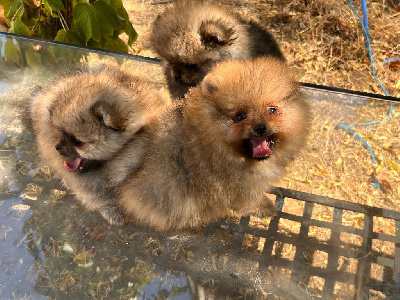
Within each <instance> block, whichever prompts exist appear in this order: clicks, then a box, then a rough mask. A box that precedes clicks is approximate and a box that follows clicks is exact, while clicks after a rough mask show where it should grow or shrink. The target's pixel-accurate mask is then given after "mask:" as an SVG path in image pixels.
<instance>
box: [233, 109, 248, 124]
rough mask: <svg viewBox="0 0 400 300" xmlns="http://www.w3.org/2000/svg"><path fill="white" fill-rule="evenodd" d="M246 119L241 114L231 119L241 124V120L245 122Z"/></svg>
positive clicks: (244, 115) (243, 114)
mask: <svg viewBox="0 0 400 300" xmlns="http://www.w3.org/2000/svg"><path fill="white" fill-rule="evenodd" d="M246 118H247V115H246V113H243V112H241V113H238V114H237V115H236V116H234V117H233V121H234V122H236V123H238V122H241V121H243V120H246Z"/></svg>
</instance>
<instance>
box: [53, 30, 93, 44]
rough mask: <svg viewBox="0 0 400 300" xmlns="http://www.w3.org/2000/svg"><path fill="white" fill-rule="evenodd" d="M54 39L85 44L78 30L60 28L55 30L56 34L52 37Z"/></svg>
mask: <svg viewBox="0 0 400 300" xmlns="http://www.w3.org/2000/svg"><path fill="white" fill-rule="evenodd" d="M54 41H56V42H64V43H69V44H75V45H86V42H85V41H84V40H83V39H82V38H81V36H80V35H79V32H77V31H75V30H65V29H60V30H59V31H58V32H57V36H56V37H55V38H54Z"/></svg>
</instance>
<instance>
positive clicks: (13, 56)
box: [4, 39, 21, 64]
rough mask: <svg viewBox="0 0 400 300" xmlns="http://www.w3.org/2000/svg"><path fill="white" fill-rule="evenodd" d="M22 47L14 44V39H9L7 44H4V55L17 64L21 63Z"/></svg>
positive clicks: (6, 58)
mask: <svg viewBox="0 0 400 300" xmlns="http://www.w3.org/2000/svg"><path fill="white" fill-rule="evenodd" d="M20 53H21V52H20V49H19V47H18V46H17V45H15V44H14V41H13V40H11V39H7V42H6V44H5V45H4V57H5V60H6V61H7V60H11V61H13V62H15V63H17V64H20V63H21V57H20Z"/></svg>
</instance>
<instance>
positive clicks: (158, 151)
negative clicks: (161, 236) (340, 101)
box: [120, 57, 310, 230]
mask: <svg viewBox="0 0 400 300" xmlns="http://www.w3.org/2000/svg"><path fill="white" fill-rule="evenodd" d="M177 102H178V103H177ZM181 102H183V103H181ZM175 103H176V104H175V107H174V108H170V109H169V110H166V112H165V113H164V114H163V115H161V116H160V117H159V118H157V119H156V120H153V122H152V123H151V124H150V125H149V130H147V131H146V132H147V134H148V136H147V139H148V146H147V149H148V151H147V152H146V154H145V156H144V157H143V160H142V162H143V163H142V165H141V167H140V169H139V170H138V171H137V172H134V173H133V174H131V176H130V178H129V179H128V180H127V182H126V183H125V184H124V185H123V186H122V187H121V199H120V203H121V205H122V207H123V208H124V210H125V212H126V213H127V214H129V215H131V216H132V217H133V219H136V220H137V221H139V222H141V223H143V224H147V225H150V226H153V227H155V228H157V229H160V230H169V229H179V228H183V227H195V226H198V225H200V224H203V223H207V222H209V221H211V220H216V219H219V218H223V217H225V216H226V215H227V213H228V211H229V210H230V209H233V210H234V211H236V212H237V213H238V214H240V215H250V214H254V215H257V216H269V215H273V214H274V212H275V206H274V203H273V202H272V201H270V200H269V199H268V198H267V197H266V195H265V193H266V191H267V190H268V189H269V188H270V187H271V185H272V184H273V183H274V182H276V180H277V179H278V178H279V176H281V175H282V173H283V172H284V170H285V167H286V166H287V165H288V164H289V163H290V162H291V161H292V160H293V159H294V158H295V156H296V155H297V154H298V153H299V152H300V151H301V149H302V148H304V145H305V143H306V137H307V133H308V130H309V128H310V107H309V105H308V102H307V100H306V98H305V96H304V95H303V93H302V92H301V91H300V90H299V85H298V84H297V83H296V82H295V81H294V80H293V79H292V77H291V76H290V70H289V69H288V67H287V66H286V64H285V63H284V62H283V61H282V60H279V59H275V58H271V57H269V58H267V57H263V58H257V59H254V60H248V61H234V60H232V61H226V62H223V63H221V64H219V65H217V66H216V67H215V68H214V69H213V70H212V71H211V73H210V74H208V75H207V76H206V77H205V78H204V80H203V81H202V82H201V83H200V84H199V85H198V86H196V87H194V88H192V89H190V90H189V92H188V94H187V95H186V99H185V101H183V100H181V101H175Z"/></svg>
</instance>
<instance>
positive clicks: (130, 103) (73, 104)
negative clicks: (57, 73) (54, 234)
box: [31, 67, 167, 224]
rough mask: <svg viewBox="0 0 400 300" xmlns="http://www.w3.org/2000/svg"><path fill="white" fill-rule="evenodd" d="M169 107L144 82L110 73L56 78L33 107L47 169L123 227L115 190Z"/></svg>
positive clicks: (101, 69) (91, 71) (88, 72)
mask: <svg viewBox="0 0 400 300" xmlns="http://www.w3.org/2000/svg"><path fill="white" fill-rule="evenodd" d="M166 104H167V99H166V98H164V96H163V95H162V94H161V93H158V92H155V91H154V90H152V89H151V88H150V87H149V86H148V85H147V84H146V83H145V82H142V81H141V80H139V79H138V78H136V77H133V76H131V75H129V74H125V73H122V72H120V71H118V70H114V69H111V68H105V67H97V68H94V69H89V70H86V71H78V72H76V73H74V74H70V75H68V76H65V77H64V78H57V80H55V81H54V82H53V83H52V84H50V85H49V86H48V87H47V88H45V89H44V92H43V93H42V94H41V95H39V97H37V98H36V99H35V100H34V101H33V102H32V106H31V117H32V121H33V126H34V130H35V132H36V136H37V145H38V150H39V152H40V154H41V156H42V160H43V163H45V164H47V165H48V166H49V167H50V168H51V169H53V170H54V171H56V174H57V175H58V176H59V177H61V179H62V180H63V183H64V184H65V185H66V187H67V188H69V189H70V190H71V191H72V192H73V193H74V194H75V195H76V197H77V199H79V200H80V201H81V202H82V204H84V205H85V206H86V207H87V208H88V209H90V210H96V211H98V212H100V214H101V215H102V216H103V217H104V218H105V219H106V220H107V221H108V222H109V223H110V224H121V223H123V218H122V215H121V213H120V211H119V209H118V203H117V200H116V198H117V194H116V187H117V186H118V185H119V184H120V183H121V182H122V181H123V180H124V178H125V176H126V175H127V174H129V173H131V172H132V170H134V169H135V168H136V167H137V165H139V162H140V160H141V156H142V153H143V151H144V148H143V147H142V143H141V136H142V135H143V128H144V126H145V125H146V124H147V123H148V122H150V120H151V119H152V118H153V117H155V116H156V115H157V113H158V111H160V110H161V109H163V106H164V105H166ZM132 147H133V148H134V149H132Z"/></svg>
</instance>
